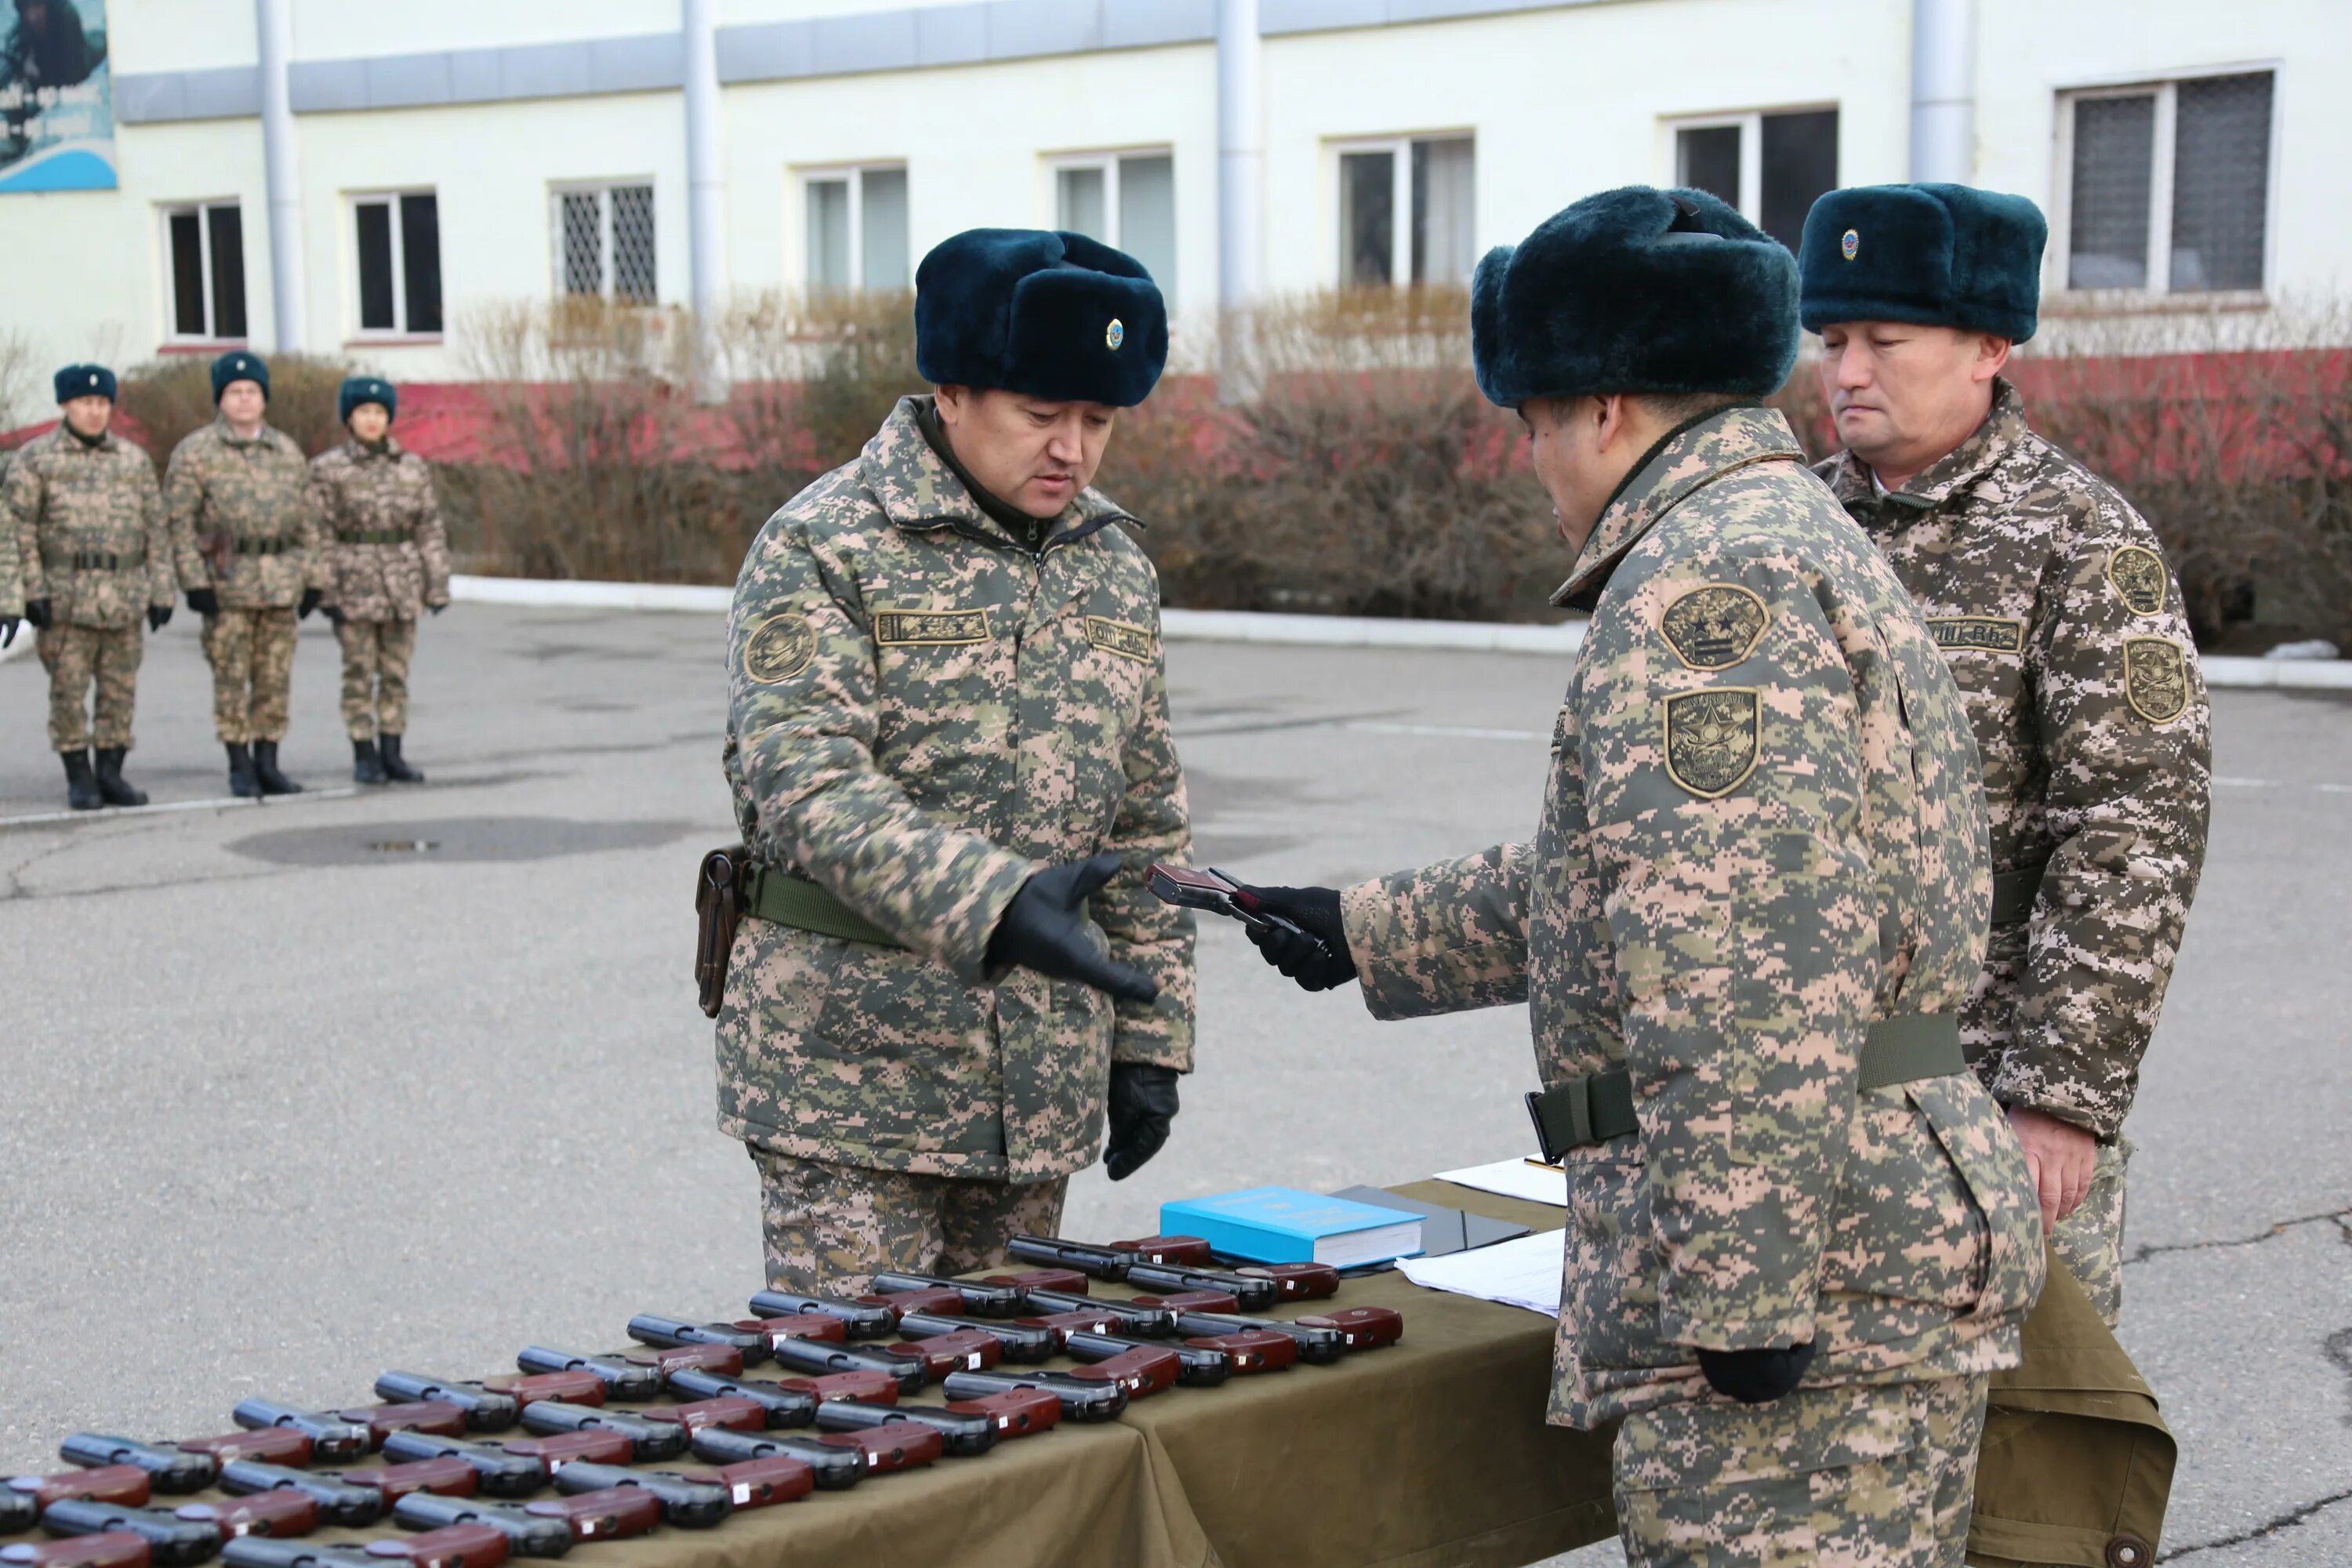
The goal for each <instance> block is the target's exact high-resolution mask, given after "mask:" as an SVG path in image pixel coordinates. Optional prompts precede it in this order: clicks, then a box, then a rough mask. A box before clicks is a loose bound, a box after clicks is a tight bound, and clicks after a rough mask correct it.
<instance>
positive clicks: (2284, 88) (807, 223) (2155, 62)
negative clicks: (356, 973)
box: [0, 0, 2352, 381]
mask: <svg viewBox="0 0 2352 1568" xmlns="http://www.w3.org/2000/svg"><path fill="white" fill-rule="evenodd" d="M0 4H5V0H0ZM106 13H107V15H106V22H107V36H108V49H109V64H108V68H109V69H110V71H111V73H112V96H113V108H114V118H115V121H116V130H115V163H116V166H117V170H118V178H119V182H120V184H119V186H118V188H116V189H113V190H107V191H60V192H51V193H40V194H7V195H0V257H5V258H6V260H5V271H4V272H0V277H5V284H0V331H12V332H15V333H16V334H19V335H21V336H22V337H24V338H26V339H27V340H29V341H30V342H31V343H32V344H33V346H34V348H35V349H36V352H37V354H38V355H39V356H40V357H41V359H42V360H43V361H44V363H47V362H57V363H63V362H66V361H68V360H76V359H85V358H96V359H100V360H104V361H107V362H110V363H116V364H128V363H135V362H137V361H139V360H142V359H145V358H147V357H149V356H151V355H153V354H156V353H214V352H217V351H218V350H219V349H220V348H221V347H223V346H225V345H227V344H243V345H249V346H251V347H253V348H255V349H257V350H258V351H261V352H263V353H269V352H275V351H278V350H281V349H287V348H293V349H299V350H301V351H304V352H309V353H337V354H343V355H347V356H349V357H351V358H352V359H354V360H356V361H359V362H361V363H364V364H366V365H368V366H370V367H371V368H373V369H374V370H376V371H378V372H380V373H381V374H386V375H389V376H392V377H394V378H396V379H399V380H404V381H444V380H456V379H462V378H463V377H464V376H465V375H466V374H467V355H466V354H465V353H464V336H465V328H466V321H467V314H468V311H469V310H474V309H476V308H478V307H484V306H489V305H498V304H507V303H511V302H513V301H517V300H551V299H555V298H559V297H561V296H563V295H566V294H593V295H600V296H603V297H605V298H609V299H613V300H620V301H626V302H632V303H639V304H644V305H646V306H650V307H677V308H685V307H688V306H690V305H692V304H694V303H697V302H698V294H699V295H700V300H699V302H701V303H704V304H706V305H710V306H714V307H715V306H718V305H723V304H724V303H725V302H726V301H727V300H729V299H730V298H740V297H742V296H745V295H748V294H751V293H756V292H760V291H763V290H772V289H780V290H784V291H788V292H800V291H812V290H826V289H900V288H905V287H907V286H908V285H909V283H910V282H911V279H912V276H913V268H914V265H915V263H916V262H917V261H918V260H919V258H921V256H922V254H923V252H924V251H925V250H926V249H927V248H928V247H930V246H931V245H933V244H935V243H937V242H938V241H939V240H940V239H941V238H943V237H946V236H948V235H950V234H952V233H954V232H956V231H958V230H961V229H963V228H968V227H973V226H1061V227H1074V228H1080V229H1084V230H1086V231H1087V232H1090V233H1094V234H1096V235H1098V236H1099V237H1103V238H1105V239H1107V240H1108V241H1110V242H1111V243H1113V244H1117V245H1119V246H1121V247H1123V248H1126V249H1129V250H1130V251H1132V252H1134V253H1135V254H1137V255H1138V256H1139V257H1140V258H1143V259H1144V260H1145V262H1146V263H1147V264H1148V265H1149V266H1150V268H1152V270H1153V272H1154V274H1155V276H1157V277H1158V278H1159V279H1160V282H1161V285H1162V287H1163V288H1164V289H1166V290H1167V292H1168V294H1169V296H1170V298H1171V303H1172V305H1173V307H1174V310H1175V315H1176V318H1177V322H1178V334H1179V344H1180V352H1181V351H1182V350H1183V348H1184V347H1186V346H1187V345H1189V346H1191V347H1192V348H1195V349H1198V350H1202V351H1205V350H1206V348H1207V346H1208V345H1209V344H1211V343H1212V342H1213V339H1214V333H1213V331H1212V330H1211V329H1212V328H1213V321H1214V319H1215V315H1216V312H1217V310H1218V309H1219V307H1220V305H1221V304H1223V303H1246V302H1248V301H1249V300H1251V299H1254V298H1258V297H1263V296H1265V295H1275V294H1288V293H1294V292H1300V291H1308V290H1315V289H1329V288H1333V287H1339V286H1357V287H1376V288H1377V287H1394V286H1401V285H1402V284H1405V283H1409V282H1412V281H1417V280H1419V281H1438V282H1444V281H1458V280H1460V279H1464V278H1465V276H1466V274H1467V272H1468V269H1469V268H1470V267H1471V266H1472V265H1473V263H1474V262H1475V258H1476V257H1477V256H1478V255H1480V254H1481V253H1483V251H1484V250H1485V249H1486V247H1490V246H1493V245H1496V244H1502V243H1508V242H1510V241H1513V240H1516V239H1517V238H1518V237H1521V236H1523V235H1524V234H1525V233H1526V232H1527V230H1528V228H1529V227H1531V226H1533V225H1534V224H1535V223H1537V222H1538V221H1539V220H1540V219H1541V218H1543V217H1544V216H1547V215H1548V214H1549V213H1551V212H1553V211H1555V210H1557V209H1558V208H1559V207H1560V206H1561V205H1565V204H1566V203H1568V202H1569V201H1571V200H1573V199H1574V198H1576V197H1577V196H1579V195H1584V194H1587V193H1589V192H1591V191H1595V190H1601V189H1605V188H1608V187H1611V186H1614V185H1619V184H1631V183H1637V182H1638V183H1648V184H1677V183H1680V184H1701V185H1705V186H1706V187H1708V188H1710V189H1714V190H1717V191H1718V192H1719V193H1720V194H1723V195H1726V196H1727V197H1730V198H1731V199H1734V200H1736V201H1737V202H1738V204H1739V205H1740V206H1741V207H1742V208H1743V209H1744V210H1745V211H1747V212H1748V215H1749V216H1751V217H1754V218H1756V219H1757V220H1758V221H1759V222H1760V223H1762V224H1764V225H1765V226H1766V227H1768V228H1769V229H1770V230H1772V231H1773V232H1774V233H1776V234H1780V235H1782V236H1783V237H1786V238H1788V239H1789V240H1790V242H1791V243H1793V242H1794V240H1795V237H1796V233H1797V226H1798V225H1799V224H1800V223H1801V220H1802V217H1803V215H1804V211H1805V208H1806V207H1807V206H1808V205H1810V204H1811V201H1812V199H1813V198H1814V197H1815V196H1816V195H1819V194H1820V193H1821V192H1822V190H1824V189H1827V188H1829V187H1831V186H1832V185H1838V184H1875V183H1881V182H1886V181H1895V180H1903V179H1908V178H1914V177H1933V178H1949V179H1959V180H1965V181H1968V182H1969V183H1972V184H1979V185H1982V186H1986V187H1989V188H1993V189H1999V190H2005V191H2012V192H2017V193H2020V194H2022V195H2028V196H2030V197H2032V199H2033V200H2034V201H2036V202H2037V203H2039V204H2041V205H2042V208H2043V210H2044V211H2045V212H2046V213H2048V214H2049V215H2050V218H2051V227H2052V242H2051V247H2050V257H2049V261H2048V275H2047V279H2046V287H2047V289H2049V290H2050V291H2051V296H2052V300H2053V305H2055V306H2056V307H2057V308H2059V309H2066V308H2069V306H2070V305H2072V306H2079V307H2081V308H2084V309H2098V310H2123V311H2147V310H2175V309H2181V308H2195V309H2209V308H2212V307H2215V306H2220V307H2221V308H2224V309H2227V310H2244V311H2250V312H2251V311H2261V310H2266V309H2270V308H2272V307H2274V306H2276V305H2278V304H2279V303H2281V302H2282V301H2285V300H2296V299H2303V298H2319V297H2333V296H2334V295H2335V294H2336V292H2337V291H2338V289H2339V288H2340V287H2341V286H2342V285H2344V284H2345V283H2347V282H2352V277H2347V274H2352V203H2347V202H2346V201H2345V200H2344V199H2343V195H2342V193H2343V189H2344V181H2343V179H2342V176H2341V175H2340V174H2338V173H2337V172H2336V168H2335V162H2336V160H2335V153H2336V149H2339V148H2341V147H2344V146H2347V145H2352V93H2347V92H2346V91H2344V90H2343V89H2342V88H2341V86H2340V85H2339V84H2341V83H2343V82H2346V81H2352V6H2347V5H2345V4H2344V3H2343V0H2240V3H2238V4H2236V5H2227V6H2217V5H2210V4H2209V3H2206V0H1580V3H1575V0H1571V3H1566V4H1559V3H1551V4H1544V3H1534V0H1516V3H1514V0H951V3H949V4H942V5H929V6H925V7H921V8H919V9H908V8H906V7H904V6H900V5H888V4H882V3H869V0H684V3H683V5H681V0H401V3H400V4H396V5H395V4H372V3H369V0H108V3H107V6H106ZM8 19H9V18H7V17H5V16H0V23H5V21H6V20H8ZM1221 35H1222V36H1221ZM698 61H699V62H701V65H700V68H699V80H698V65H697V62H698ZM698 116H699V117H700V118H701V122H702V131H701V133H700V134H699V135H698V136H697V135H691V134H690V133H689V132H690V128H691V127H692V126H693V125H694V124H695V122H696V121H697V118H698ZM698 190H699V192H700V193H701V195H702V199H701V200H700V201H698V200H697V199H696V194H697V192H698ZM281 278H282V279H287V282H288V285H289V286H287V287H281V286H280V279H281ZM1205 357H1206V354H1205V352H1202V353H1195V354H1193V355H1192V358H1193V360H1194V362H1195V363H1202V361H1203V360H1204V359H1205Z"/></svg>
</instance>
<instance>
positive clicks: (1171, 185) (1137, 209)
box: [1054, 153, 1176, 300]
mask: <svg viewBox="0 0 2352 1568" xmlns="http://www.w3.org/2000/svg"><path fill="white" fill-rule="evenodd" d="M1054 225H1055V227H1057V228H1066V229H1068V230H1070V231H1071V232H1073V233H1076V234H1083V235H1086V236H1087V237H1089V238H1092V239H1099V240H1101V241H1102V242H1103V243H1104V244H1105V245H1108V246H1113V247H1117V248H1118V249H1120V250H1124V251H1126V252H1127V253H1128V254H1129V256H1132V257H1134V258H1136V259H1137V260H1138V261H1140V262H1141V263H1143V268H1144V270H1145V271H1147V272H1149V273H1150V274H1151V280H1152V281H1153V282H1154V283H1157V284H1159V285H1160V293H1161V294H1162V295H1163V296H1164V297H1166V298H1167V299H1169V300H1174V299H1175V297H1176V160H1175V158H1174V156H1173V155H1171V154H1170V153H1087V154H1084V155H1081V156H1077V157H1070V158H1057V159H1055V162H1054Z"/></svg>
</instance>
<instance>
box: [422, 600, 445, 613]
mask: <svg viewBox="0 0 2352 1568" xmlns="http://www.w3.org/2000/svg"><path fill="white" fill-rule="evenodd" d="M448 607H449V601H448V600H446V599H444V600H442V601H441V602H440V603H439V604H437V605H425V608H426V609H428V610H430V611H432V612H433V613H434V614H435V615H436V616H437V615H439V614H440V613H441V612H442V611H444V610H446V609H447V608H448Z"/></svg>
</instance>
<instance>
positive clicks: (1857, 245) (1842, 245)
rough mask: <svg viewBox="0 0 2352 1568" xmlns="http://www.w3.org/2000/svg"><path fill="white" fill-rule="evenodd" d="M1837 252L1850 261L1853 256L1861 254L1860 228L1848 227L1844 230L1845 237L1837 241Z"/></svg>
mask: <svg viewBox="0 0 2352 1568" xmlns="http://www.w3.org/2000/svg"><path fill="white" fill-rule="evenodd" d="M1838 254H1839V255H1841V256H1843V257H1844V258H1846V259H1847V260H1848V261H1852V260H1853V258H1855V257H1857V256H1859V255H1861V254H1862V234H1861V231H1860V230H1858V229H1851V228H1850V229H1847V230H1846V231H1845V237H1843V238H1842V239H1840V240H1839V241H1838Z"/></svg>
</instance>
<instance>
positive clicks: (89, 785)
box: [58, 751, 106, 811]
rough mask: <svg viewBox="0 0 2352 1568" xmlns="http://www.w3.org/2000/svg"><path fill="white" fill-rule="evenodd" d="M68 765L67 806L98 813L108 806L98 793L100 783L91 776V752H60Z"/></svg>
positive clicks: (60, 755) (59, 754) (103, 797)
mask: <svg viewBox="0 0 2352 1568" xmlns="http://www.w3.org/2000/svg"><path fill="white" fill-rule="evenodd" d="M58 756H59V757H60V758H62V759H64V762H65V764H66V804H67V805H69V806H72V807H73V808H74V809H75V810H76V811H96V810H97V809H98V808H99V807H100V806H101V805H105V804H106V797H105V796H104V795H100V794H99V793H98V781H97V780H96V779H94V778H92V777H90V776H89V752H87V751H74V752H58Z"/></svg>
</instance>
